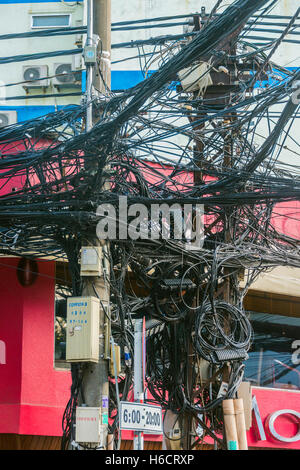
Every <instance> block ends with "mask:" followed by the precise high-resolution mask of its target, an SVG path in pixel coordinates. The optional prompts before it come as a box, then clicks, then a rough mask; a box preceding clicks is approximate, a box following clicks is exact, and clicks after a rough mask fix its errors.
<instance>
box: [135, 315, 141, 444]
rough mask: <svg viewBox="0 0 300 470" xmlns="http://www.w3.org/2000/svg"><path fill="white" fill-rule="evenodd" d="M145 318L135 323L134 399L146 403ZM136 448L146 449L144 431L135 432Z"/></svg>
mask: <svg viewBox="0 0 300 470" xmlns="http://www.w3.org/2000/svg"><path fill="white" fill-rule="evenodd" d="M143 323H144V321H143V320H136V321H135V325H134V387H133V391H134V401H138V402H140V403H144V367H143V364H144V347H143V343H144V338H143ZM133 439H134V440H133V448H134V450H143V449H144V433H143V432H141V431H138V432H135V433H134V438H133Z"/></svg>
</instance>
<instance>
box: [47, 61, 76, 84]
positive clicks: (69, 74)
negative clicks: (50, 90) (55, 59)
mask: <svg viewBox="0 0 300 470" xmlns="http://www.w3.org/2000/svg"><path fill="white" fill-rule="evenodd" d="M54 75H55V77H54V78H53V85H54V86H55V87H57V88H69V87H72V88H74V87H75V88H76V87H80V88H81V72H79V71H76V70H74V68H73V66H72V64H71V63H68V64H54Z"/></svg>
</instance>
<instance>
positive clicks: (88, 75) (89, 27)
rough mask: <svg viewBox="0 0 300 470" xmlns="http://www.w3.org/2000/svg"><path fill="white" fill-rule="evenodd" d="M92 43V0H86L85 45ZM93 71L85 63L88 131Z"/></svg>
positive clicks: (90, 123)
mask: <svg viewBox="0 0 300 470" xmlns="http://www.w3.org/2000/svg"><path fill="white" fill-rule="evenodd" d="M92 44H93V0H87V38H86V45H87V46H91V45H92ZM93 72H94V65H92V64H87V65H86V103H87V108H86V121H85V130H86V132H88V131H89V130H91V128H92V127H93V103H92V93H93Z"/></svg>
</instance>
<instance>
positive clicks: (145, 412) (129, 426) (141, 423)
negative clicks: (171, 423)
mask: <svg viewBox="0 0 300 470" xmlns="http://www.w3.org/2000/svg"><path fill="white" fill-rule="evenodd" d="M120 405H121V409H120V429H122V430H127V431H143V432H146V433H147V432H149V433H154V434H162V432H163V431H162V411H161V407H160V406H156V405H148V403H139V402H127V401H121V404H120Z"/></svg>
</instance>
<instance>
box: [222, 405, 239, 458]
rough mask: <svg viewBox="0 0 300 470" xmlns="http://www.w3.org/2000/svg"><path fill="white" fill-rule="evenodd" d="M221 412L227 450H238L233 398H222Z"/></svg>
mask: <svg viewBox="0 0 300 470" xmlns="http://www.w3.org/2000/svg"><path fill="white" fill-rule="evenodd" d="M222 405H223V414H224V424H225V434H226V442H227V449H228V450H239V445H238V435H237V430H236V421H235V414H234V404H233V400H231V399H230V400H224V401H223V403H222Z"/></svg>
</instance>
